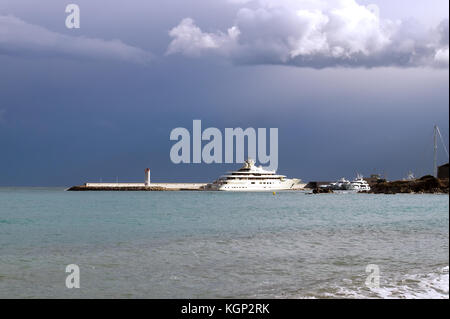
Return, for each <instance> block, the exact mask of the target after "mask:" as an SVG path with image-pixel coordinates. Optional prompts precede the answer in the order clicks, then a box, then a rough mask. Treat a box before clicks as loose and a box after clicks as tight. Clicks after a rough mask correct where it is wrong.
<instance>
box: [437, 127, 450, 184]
mask: <svg viewBox="0 0 450 319" xmlns="http://www.w3.org/2000/svg"><path fill="white" fill-rule="evenodd" d="M438 134H439V138H440V139H441V143H442V147H443V148H444V151H445V153H446V154H447V158H449V154H448V150H447V147H446V146H445V142H444V138H443V137H442V134H441V130H439V127H438V126H437V125H434V134H433V138H434V154H433V155H434V156H433V157H434V158H433V174H434V176H435V177H436V178H437V175H438V169H437V136H438Z"/></svg>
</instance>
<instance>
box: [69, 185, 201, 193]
mask: <svg viewBox="0 0 450 319" xmlns="http://www.w3.org/2000/svg"><path fill="white" fill-rule="evenodd" d="M205 185H206V184H205V183H151V184H150V185H145V184H144V183H86V184H84V185H78V186H72V187H70V188H68V189H67V190H68V191H147V192H151V191H196V190H203V188H204V187H205Z"/></svg>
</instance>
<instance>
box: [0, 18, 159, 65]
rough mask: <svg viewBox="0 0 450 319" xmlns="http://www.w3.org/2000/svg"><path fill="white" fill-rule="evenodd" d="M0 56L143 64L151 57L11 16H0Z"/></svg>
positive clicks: (134, 49)
mask: <svg viewBox="0 0 450 319" xmlns="http://www.w3.org/2000/svg"><path fill="white" fill-rule="evenodd" d="M0 54H4V55H13V56H20V55H23V56H28V55H32V56H36V55H38V56H39V55H40V56H63V57H76V58H89V59H110V60H121V61H127V62H133V63H147V62H148V61H150V60H151V57H152V55H151V54H150V53H149V52H147V51H144V50H142V49H140V48H137V47H133V46H130V45H127V44H125V43H123V42H122V41H120V40H109V41H108V40H103V39H98V38H88V37H81V36H78V37H76V36H68V35H64V34H61V33H57V32H53V31H50V30H48V29H46V28H43V27H41V26H38V25H34V24H29V23H27V22H25V21H23V20H21V19H19V18H17V17H14V16H0Z"/></svg>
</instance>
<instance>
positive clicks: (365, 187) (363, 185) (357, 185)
mask: <svg viewBox="0 0 450 319" xmlns="http://www.w3.org/2000/svg"><path fill="white" fill-rule="evenodd" d="M350 189H351V190H355V191H370V186H369V183H367V181H366V180H364V179H363V177H362V175H360V174H358V175H357V176H356V178H355V179H354V180H353V181H352V182H351V185H350Z"/></svg>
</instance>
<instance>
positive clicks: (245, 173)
mask: <svg viewBox="0 0 450 319" xmlns="http://www.w3.org/2000/svg"><path fill="white" fill-rule="evenodd" d="M299 182H300V180H299V179H295V178H294V179H288V178H286V176H284V175H276V174H275V172H274V171H268V170H265V169H264V168H262V167H261V166H255V162H254V161H253V160H252V159H248V160H246V161H245V163H244V166H242V167H241V169H239V170H238V171H234V172H229V173H228V174H226V175H223V176H221V177H220V178H219V179H217V180H216V181H214V182H213V183H212V184H209V185H208V186H207V187H206V189H211V190H218V191H237V192H238V191H247V192H248V191H274V190H288V189H291V188H292V187H293V186H294V185H296V184H298V183H299Z"/></svg>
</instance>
